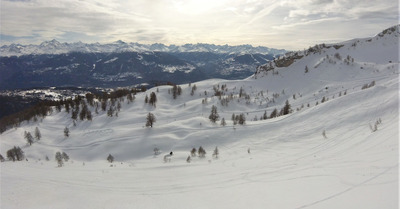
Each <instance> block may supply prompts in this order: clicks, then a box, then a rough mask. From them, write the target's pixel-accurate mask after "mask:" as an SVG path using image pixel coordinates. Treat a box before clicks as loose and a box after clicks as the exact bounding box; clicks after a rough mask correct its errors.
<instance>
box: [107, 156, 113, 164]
mask: <svg viewBox="0 0 400 209" xmlns="http://www.w3.org/2000/svg"><path fill="white" fill-rule="evenodd" d="M107 161H108V162H110V163H112V162H114V156H112V155H111V154H109V155H108V157H107Z"/></svg>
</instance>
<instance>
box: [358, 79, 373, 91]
mask: <svg viewBox="0 0 400 209" xmlns="http://www.w3.org/2000/svg"><path fill="white" fill-rule="evenodd" d="M373 86H375V81H371V83H369V84H368V83H366V84H364V85H363V86H362V87H361V90H364V89H368V88H371V87H373Z"/></svg>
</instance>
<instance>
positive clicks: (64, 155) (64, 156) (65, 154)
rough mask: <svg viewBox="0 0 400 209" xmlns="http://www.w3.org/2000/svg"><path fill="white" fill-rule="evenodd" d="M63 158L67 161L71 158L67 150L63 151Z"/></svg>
mask: <svg viewBox="0 0 400 209" xmlns="http://www.w3.org/2000/svg"><path fill="white" fill-rule="evenodd" d="M62 158H63V160H64V161H65V162H68V160H69V156H68V155H67V153H65V152H63V153H62Z"/></svg>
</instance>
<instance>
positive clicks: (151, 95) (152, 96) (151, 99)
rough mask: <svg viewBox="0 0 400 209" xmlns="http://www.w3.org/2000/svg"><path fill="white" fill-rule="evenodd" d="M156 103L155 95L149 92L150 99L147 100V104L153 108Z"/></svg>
mask: <svg viewBox="0 0 400 209" xmlns="http://www.w3.org/2000/svg"><path fill="white" fill-rule="evenodd" d="M156 102H157V96H156V93H154V92H151V94H150V99H149V104H151V105H153V106H154V107H155V106H156Z"/></svg>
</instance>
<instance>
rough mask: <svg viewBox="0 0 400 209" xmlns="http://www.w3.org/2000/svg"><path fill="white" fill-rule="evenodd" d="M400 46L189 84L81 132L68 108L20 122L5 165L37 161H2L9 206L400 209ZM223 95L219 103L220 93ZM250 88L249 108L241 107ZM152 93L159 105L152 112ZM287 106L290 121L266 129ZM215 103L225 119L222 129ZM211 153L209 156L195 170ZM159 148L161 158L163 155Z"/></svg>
mask: <svg viewBox="0 0 400 209" xmlns="http://www.w3.org/2000/svg"><path fill="white" fill-rule="evenodd" d="M397 31H398V29H397ZM395 34H398V33H395ZM392 36H394V35H393V34H392V35H391V36H383V37H379V39H377V40H372V41H366V40H361V42H362V43H359V44H358V47H359V48H357V46H356V47H353V46H352V43H353V42H349V43H344V46H343V47H341V48H340V49H334V48H333V47H331V48H329V49H324V50H322V51H321V52H320V53H314V54H309V55H307V56H304V57H303V58H301V59H299V60H296V61H295V62H294V63H293V64H292V65H290V66H289V67H286V68H275V69H274V72H275V73H273V72H272V71H271V72H261V73H260V74H258V75H255V76H252V77H250V78H248V79H245V80H237V81H228V80H217V79H214V80H206V81H202V82H198V83H192V84H191V85H190V86H189V85H182V86H181V87H182V95H180V96H178V97H177V99H175V100H174V99H173V98H172V95H171V94H169V93H168V91H169V90H170V89H171V86H160V87H157V88H153V89H149V90H148V91H147V92H144V93H139V94H137V95H136V98H135V100H134V101H133V102H132V103H128V102H127V100H126V99H125V100H124V101H122V108H121V111H120V112H119V114H118V117H115V116H114V117H108V116H107V114H106V112H103V111H101V110H100V111H99V114H95V113H94V108H93V107H90V109H91V110H92V114H93V120H92V121H86V120H85V121H77V124H76V126H73V121H72V119H71V117H70V114H68V113H66V112H65V110H64V109H63V110H61V112H57V111H56V110H55V111H54V112H53V113H52V114H51V115H49V116H47V117H46V118H44V119H43V120H39V121H38V122H33V121H30V122H29V123H24V124H21V126H20V127H18V128H16V129H11V130H8V131H6V132H5V133H3V134H2V135H0V136H1V147H0V148H1V154H2V155H3V156H4V155H5V153H6V151H7V150H8V149H10V148H12V147H13V146H20V147H21V148H22V149H23V151H24V152H25V155H26V157H27V158H28V160H29V161H22V162H14V163H13V162H11V161H6V162H3V163H1V208H9V209H12V208H96V209H97V208H174V209H176V208H283V209H286V208H287V209H294V208H299V209H300V208H324V209H326V208H332V209H337V208H362V209H368V208H371V209H376V208H386V209H395V208H398V206H399V205H398V204H399V202H398V195H399V191H398V185H399V181H398V175H399V172H398V171H399V147H398V145H399V112H398V111H399V60H398V51H397V50H398V49H396V48H395V47H392V45H391V44H388V43H391V42H390V41H393V40H395V39H393V38H392ZM385 38H386V39H385ZM396 38H397V45H398V37H397V36H396ZM368 44H370V45H368ZM368 46H370V47H368ZM376 50H377V51H378V52H380V53H379V54H377V55H376V56H375V55H374V54H375V52H376ZM337 52H338V53H340V55H341V56H342V57H343V58H342V59H337V58H335V57H334V55H335V53H337ZM347 55H350V57H352V58H354V61H352V62H347V61H346V60H345V59H344V58H345V57H346V56H347ZM396 55H397V56H396ZM369 58H371V59H373V60H372V61H369V60H370V59H369ZM323 59H325V60H323ZM350 60H351V59H350ZM317 64H318V65H317ZM305 66H308V68H309V71H308V72H305ZM315 66H316V67H315ZM276 72H278V73H276ZM371 83H374V85H370V84H371ZM365 84H368V88H363V86H365ZM194 85H196V87H197V90H196V91H195V93H194V95H193V96H191V95H190V93H191V90H192V87H193V86H194ZM218 85H219V87H218ZM222 85H226V87H224V90H223V91H224V92H225V93H224V95H223V96H221V99H219V97H218V96H213V95H214V90H213V89H220V90H221V88H222ZM240 89H242V91H243V92H245V94H246V95H249V96H250V98H248V97H247V98H245V97H244V96H243V97H241V98H239V93H240ZM205 91H206V92H207V95H205ZM151 92H155V93H156V95H157V103H156V107H153V106H151V105H149V104H145V103H144V98H145V96H146V95H150V93H151ZM230 95H231V96H232V98H233V99H231V100H229V103H228V105H227V106H226V105H222V103H221V101H223V99H228V98H229V97H230ZM206 98H207V99H206ZM285 101H288V102H289V103H290V105H291V109H292V112H291V113H290V114H288V115H284V116H280V117H276V118H269V119H267V120H260V117H262V116H263V114H264V113H265V111H266V112H267V114H268V116H269V114H270V113H271V112H272V111H273V110H274V109H275V108H277V109H278V111H280V109H281V108H282V107H283V106H284V104H285ZM212 105H215V106H216V107H217V110H218V114H219V116H220V120H219V121H217V123H215V124H214V123H212V122H210V120H209V119H208V116H209V115H210V111H211V107H212ZM149 112H151V113H153V114H154V115H155V116H156V119H157V120H156V122H155V123H154V126H153V127H152V128H150V127H145V123H146V115H147V114H148V113H149ZM241 113H244V115H245V117H246V124H244V125H233V121H232V120H231V116H232V114H241ZM222 118H224V119H225V120H226V123H227V124H226V125H225V126H222V125H220V123H221V119H222ZM377 121H379V123H377ZM375 124H377V126H376V129H374V128H375V127H374V126H375ZM36 127H38V128H39V129H40V131H41V134H42V138H41V140H40V141H37V142H35V143H34V144H32V146H28V145H26V141H25V139H24V131H29V132H31V133H34V130H35V128H36ZM65 127H69V129H70V134H71V135H70V137H67V138H66V137H64V135H63V130H64V128H65ZM200 146H202V147H204V148H205V150H206V152H207V154H206V157H205V158H199V157H192V159H191V162H190V163H188V162H186V159H187V157H188V156H189V155H190V150H191V149H192V148H193V147H195V148H196V149H198V148H199V147H200ZM156 147H157V148H159V149H160V151H161V154H159V155H154V153H153V149H154V148H156ZM215 147H218V150H219V155H218V158H216V157H214V156H213V150H214V149H215ZM58 151H61V152H66V153H67V154H68V155H69V156H70V158H71V159H70V160H69V161H68V162H66V163H65V164H64V166H63V167H58V166H57V163H56V162H55V160H54V155H55V153H56V152H58ZM171 151H172V152H173V156H172V157H171V161H170V162H164V160H163V156H164V155H167V154H169V153H170V152H171ZM109 154H112V155H113V156H114V157H115V161H114V162H113V163H109V162H107V161H106V158H107V156H108V155H109ZM46 156H48V157H49V158H50V161H46V160H45V157H46Z"/></svg>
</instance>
